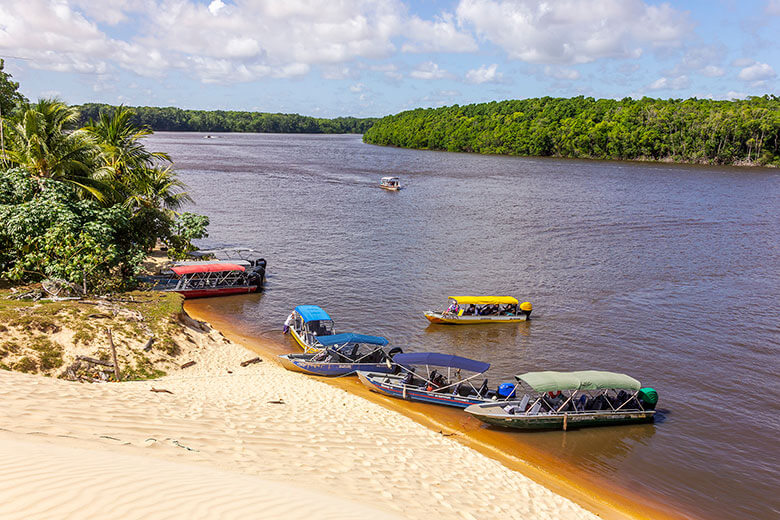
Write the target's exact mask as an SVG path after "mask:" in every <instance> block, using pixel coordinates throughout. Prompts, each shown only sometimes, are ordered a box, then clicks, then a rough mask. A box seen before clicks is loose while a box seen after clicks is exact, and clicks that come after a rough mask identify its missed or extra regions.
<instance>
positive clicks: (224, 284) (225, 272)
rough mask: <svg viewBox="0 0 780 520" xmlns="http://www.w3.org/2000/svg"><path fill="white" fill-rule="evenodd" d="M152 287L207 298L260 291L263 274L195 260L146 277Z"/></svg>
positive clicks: (233, 265)
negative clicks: (157, 274) (165, 273)
mask: <svg viewBox="0 0 780 520" xmlns="http://www.w3.org/2000/svg"><path fill="white" fill-rule="evenodd" d="M143 281H146V282H148V283H151V284H153V285H152V290H155V291H168V292H177V293H179V294H181V295H182V296H184V297H185V298H206V297H211V296H226V295H230V294H245V293H252V292H255V291H257V290H258V289H259V288H260V287H261V286H262V283H263V279H262V275H260V274H257V273H255V272H253V271H248V270H247V269H246V267H244V266H242V265H238V264H233V263H228V262H195V263H193V264H185V265H181V264H180V265H175V266H173V267H172V268H171V270H170V274H168V275H160V276H155V277H146V278H144V279H143Z"/></svg>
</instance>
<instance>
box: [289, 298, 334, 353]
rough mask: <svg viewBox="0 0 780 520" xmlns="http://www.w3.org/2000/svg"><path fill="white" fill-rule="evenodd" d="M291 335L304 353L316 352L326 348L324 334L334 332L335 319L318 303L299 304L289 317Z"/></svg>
mask: <svg viewBox="0 0 780 520" xmlns="http://www.w3.org/2000/svg"><path fill="white" fill-rule="evenodd" d="M285 325H287V326H289V329H290V335H291V336H292V337H293V339H295V342H296V343H298V345H300V347H301V348H302V349H303V353H304V354H315V353H317V352H320V351H322V349H323V348H324V347H323V345H322V343H321V342H320V338H321V337H323V336H330V335H332V334H334V332H335V331H334V328H333V320H332V319H331V317H330V316H328V313H327V312H325V311H324V310H322V307H318V306H317V305H298V306H297V307H296V308H295V309H294V310H293V311H292V313H291V314H290V316H289V317H288V318H287V322H285Z"/></svg>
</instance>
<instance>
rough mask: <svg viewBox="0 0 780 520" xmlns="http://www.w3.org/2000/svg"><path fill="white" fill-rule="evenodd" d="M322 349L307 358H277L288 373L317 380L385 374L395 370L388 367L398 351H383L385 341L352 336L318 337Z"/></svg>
mask: <svg viewBox="0 0 780 520" xmlns="http://www.w3.org/2000/svg"><path fill="white" fill-rule="evenodd" d="M317 339H318V341H319V343H320V345H322V347H323V349H322V350H321V351H319V352H316V353H310V354H285V355H284V356H279V358H280V359H281V362H282V366H283V367H284V368H286V369H287V370H293V371H295V372H303V373H304V374H311V375H317V376H346V375H350V374H354V373H355V372H356V371H358V370H364V371H368V372H373V373H388V372H391V371H393V370H397V367H396V366H394V365H393V364H391V363H390V361H391V360H392V359H393V357H394V356H395V355H396V354H399V353H401V352H403V351H402V350H401V349H400V348H399V347H395V348H392V349H390V350H387V349H385V348H384V347H385V346H387V343H388V341H387V338H383V337H382V336H367V335H365V334H355V333H353V332H348V333H343V334H332V335H330V336H318V337H317Z"/></svg>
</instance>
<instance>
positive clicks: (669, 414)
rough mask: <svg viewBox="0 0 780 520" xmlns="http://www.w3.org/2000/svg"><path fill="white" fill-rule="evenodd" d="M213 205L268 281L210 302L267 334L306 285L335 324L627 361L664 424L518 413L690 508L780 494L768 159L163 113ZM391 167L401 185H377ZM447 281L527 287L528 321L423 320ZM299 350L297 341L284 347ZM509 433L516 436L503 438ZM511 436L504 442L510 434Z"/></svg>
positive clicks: (201, 201)
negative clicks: (415, 135) (286, 126)
mask: <svg viewBox="0 0 780 520" xmlns="http://www.w3.org/2000/svg"><path fill="white" fill-rule="evenodd" d="M150 147H151V148H152V149H155V150H161V151H166V152H168V153H170V155H171V156H172V157H173V159H174V161H175V163H176V167H177V169H178V170H179V171H180V173H181V177H182V179H183V180H184V181H185V182H186V183H187V184H188V185H189V191H190V193H191V194H192V196H193V198H194V199H195V201H196V205H195V206H194V207H193V208H191V209H192V210H193V211H195V212H198V213H202V214H206V215H208V216H209V217H210V219H211V226H210V232H211V236H210V238H209V239H207V240H204V241H203V245H205V246H233V245H241V246H248V247H251V248H254V249H257V250H259V251H261V252H262V253H263V255H264V256H265V258H266V259H267V260H268V265H269V274H268V280H267V285H266V289H265V291H264V292H263V293H262V294H257V295H248V296H239V297H230V298H224V299H220V300H219V301H217V300H212V301H210V302H209V305H210V306H211V308H212V310H215V311H216V312H219V313H222V314H223V315H224V316H225V317H226V318H229V319H230V320H231V321H232V322H233V323H235V324H236V326H237V327H239V328H240V329H241V330H242V331H243V332H244V333H246V334H250V335H257V336H263V337H267V338H271V339H273V340H275V341H277V342H280V344H281V345H290V344H288V343H286V341H287V338H286V337H282V336H281V334H280V333H279V330H280V328H281V324H282V322H283V321H284V319H285V317H286V316H287V314H288V313H289V312H290V310H291V309H292V308H293V307H294V306H295V305H298V304H306V303H308V304H317V305H320V306H322V307H323V308H325V309H326V310H327V311H328V312H329V313H330V314H331V316H332V317H333V318H334V320H335V322H336V328H337V330H338V331H341V332H347V331H358V332H362V333H367V334H379V335H383V336H386V337H388V338H389V339H390V341H391V343H392V344H393V345H398V346H402V347H404V348H405V349H406V350H407V351H438V352H447V353H453V354H458V355H462V356H466V357H472V358H476V359H480V360H484V361H488V362H490V363H492V368H491V370H490V371H489V373H488V375H489V377H490V378H491V380H492V381H493V382H498V381H499V380H507V381H509V380H511V376H512V375H513V374H515V373H520V372H525V371H529V370H579V369H598V370H610V371H618V372H626V373H628V374H630V375H632V376H634V377H636V378H637V379H639V380H640V381H641V382H642V384H643V385H645V386H652V387H654V388H655V389H656V390H657V391H658V393H659V396H660V401H659V408H660V410H661V412H660V414H659V415H660V417H659V418H658V420H657V421H656V423H655V424H651V425H638V426H621V427H611V428H600V429H597V428H593V429H582V430H576V431H569V432H543V433H510V434H506V435H507V436H509V437H512V438H514V439H516V440H517V441H518V445H523V444H525V445H526V446H531V445H532V446H533V447H534V449H537V450H540V451H541V452H543V453H545V454H546V455H548V456H549V457H551V458H552V459H553V460H555V461H558V462H559V463H560V464H561V465H562V466H566V467H570V468H575V469H576V470H577V471H578V472H580V474H582V475H585V477H586V479H587V478H591V479H592V480H593V482H594V486H597V485H598V484H596V483H599V482H603V483H608V484H609V485H611V486H615V487H617V488H618V489H622V490H625V492H626V493H630V494H632V495H636V496H643V497H645V498H646V499H647V500H649V501H651V502H656V503H659V504H665V505H666V506H667V507H670V508H672V509H674V510H676V511H677V512H678V513H679V514H680V516H687V517H694V518H718V519H742V518H767V519H768V518H777V517H778V515H780V500H779V499H778V490H780V469H779V467H780V465H779V461H778V453H780V447H779V445H778V434H779V433H780V421H779V420H778V417H780V391H779V390H778V368H780V363H778V347H779V346H780V339H779V338H780V334H779V332H780V331H779V330H778V328H779V325H778V324H779V323H780V321H779V320H778V317H779V316H778V315H779V313H778V299H779V298H778V296H780V251H779V249H780V173H779V172H778V171H777V170H774V169H747V168H742V169H736V168H716V167H695V166H678V165H667V164H641V163H626V162H603V161H576V160H556V159H536V158H517V157H496V156H479V155H468V154H453V153H444V152H430V151H417V150H403V149H395V148H384V147H378V146H372V145H367V144H363V143H362V142H361V140H360V137H359V136H354V135H347V136H320V135H279V134H269V135H266V134H218V135H217V136H216V138H214V139H204V138H203V135H202V134H193V133H186V134H185V133H159V134H156V135H155V136H153V137H152V138H151V139H150ZM388 174H397V175H398V176H400V177H401V180H402V183H403V184H404V187H405V188H404V189H403V190H402V191H400V192H397V193H394V192H386V191H384V190H381V189H379V188H378V187H377V184H378V181H379V178H380V177H382V176H383V175H388ZM452 294H509V295H514V296H517V297H518V298H520V299H521V301H522V300H528V301H531V302H532V303H533V305H534V312H533V316H532V318H533V319H532V320H531V321H530V322H528V323H525V324H519V325H482V326H473V327H452V326H450V327H448V326H442V325H438V326H434V325H428V322H427V321H426V320H425V318H424V317H423V311H425V310H434V309H441V308H442V307H443V306H445V305H446V298H447V296H448V295H452ZM290 350H292V349H290ZM507 445H508V446H509V445H512V446H514V444H512V443H511V442H508V443H507ZM507 449H509V448H507Z"/></svg>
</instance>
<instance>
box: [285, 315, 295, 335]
mask: <svg viewBox="0 0 780 520" xmlns="http://www.w3.org/2000/svg"><path fill="white" fill-rule="evenodd" d="M293 321H295V315H294V313H292V312H291V313H290V315H289V316H287V319H286V320H284V329H282V334H287V333H288V332H290V325H292V324H293Z"/></svg>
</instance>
